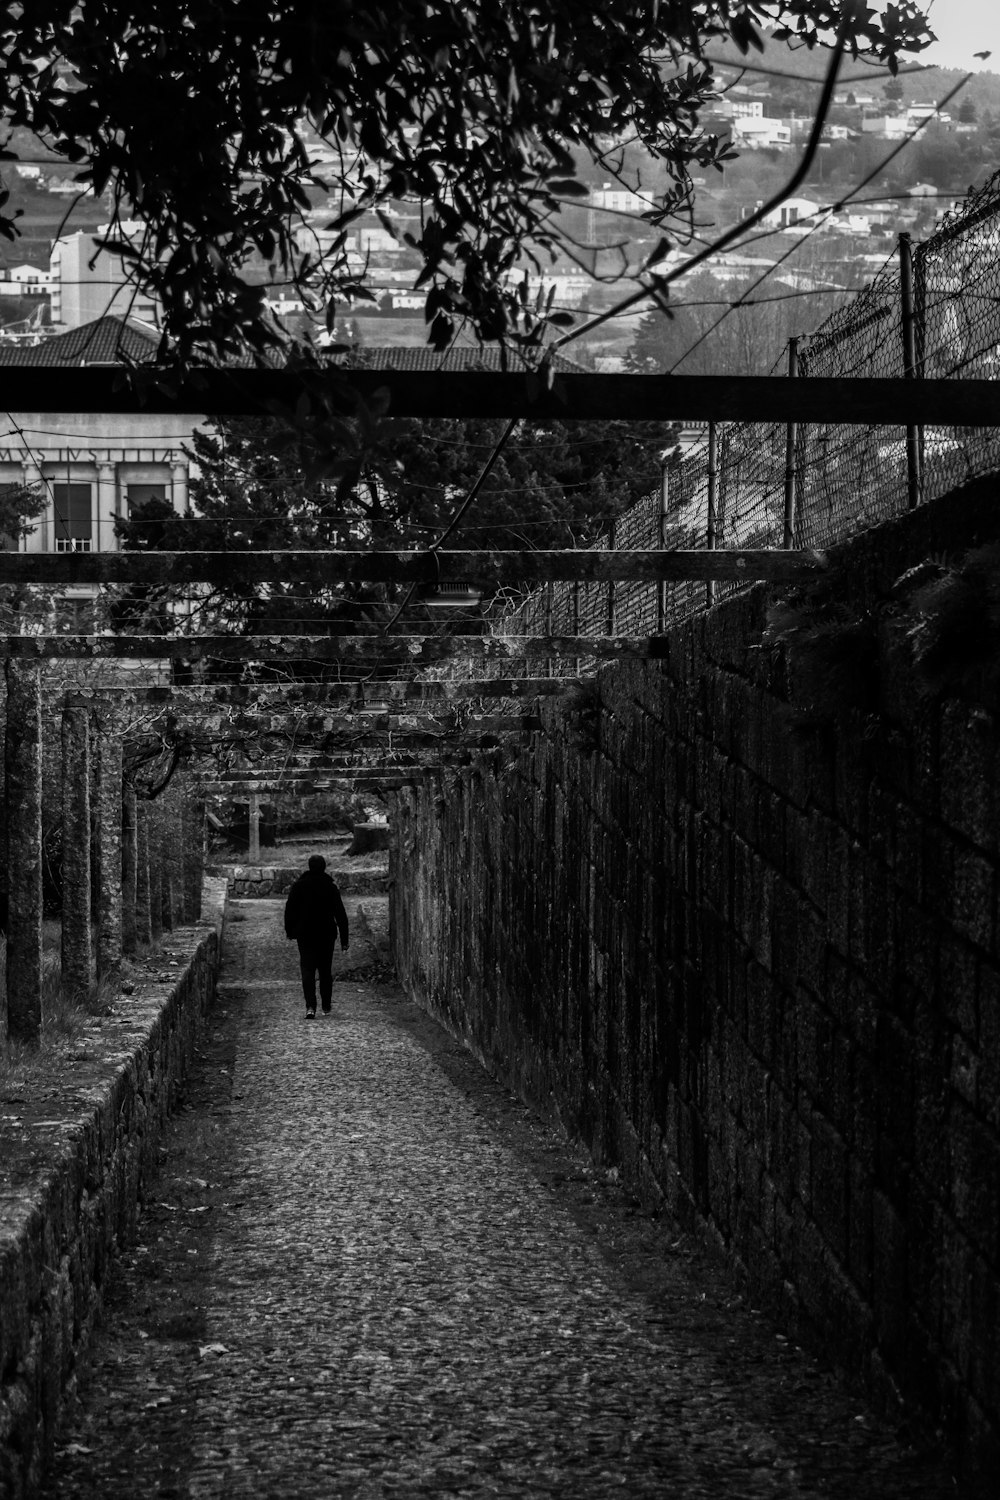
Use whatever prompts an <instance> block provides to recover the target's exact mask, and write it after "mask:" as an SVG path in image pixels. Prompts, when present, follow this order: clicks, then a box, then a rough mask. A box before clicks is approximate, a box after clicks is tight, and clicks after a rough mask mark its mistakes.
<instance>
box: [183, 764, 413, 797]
mask: <svg viewBox="0 0 1000 1500" xmlns="http://www.w3.org/2000/svg"><path fill="white" fill-rule="evenodd" d="M429 774H433V772H431V771H429V770H428V768H426V767H425V768H422V769H420V770H417V771H407V772H405V773H403V774H400V773H399V772H394V771H387V772H381V771H339V772H336V773H331V774H324V775H322V776H319V777H315V778H313V777H310V778H309V779H308V780H304V781H294V782H283V781H274V780H271V781H268V780H263V779H262V780H260V781H247V782H228V781H211V780H205V781H200V782H195V785H196V786H197V788H198V792H199V794H200V795H202V796H204V797H225V798H228V799H229V800H231V801H239V800H241V799H242V798H243V797H249V796H251V795H253V796H255V797H280V796H281V795H282V794H284V795H285V796H293V797H311V796H318V795H321V794H322V793H324V792H340V791H344V790H345V789H347V790H350V789H351V788H352V787H356V786H365V787H370V788H372V789H373V790H375V791H378V790H380V789H386V788H392V787H393V786H402V785H404V784H409V785H413V784H415V783H416V782H417V781H419V780H421V779H422V778H423V777H425V776H427V775H429Z"/></svg>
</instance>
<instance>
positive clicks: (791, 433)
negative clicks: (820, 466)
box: [782, 338, 799, 549]
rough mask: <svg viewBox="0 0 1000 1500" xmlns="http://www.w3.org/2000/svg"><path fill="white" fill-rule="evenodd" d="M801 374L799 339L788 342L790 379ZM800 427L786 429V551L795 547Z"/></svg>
mask: <svg viewBox="0 0 1000 1500" xmlns="http://www.w3.org/2000/svg"><path fill="white" fill-rule="evenodd" d="M798 373H799V341H798V339H797V338H790V339H789V340H788V378H789V380H794V379H795V378H796V376H797V375H798ZM798 432H799V427H798V423H797V422H789V423H788V424H787V425H786V427H785V526H784V532H783V539H782V546H783V547H785V548H786V549H787V548H789V547H794V545H795V523H796V521H797V519H798V517H797V516H796V513H795V512H796V500H797V490H798V484H797V479H798V474H797V472H796V469H797V465H796V458H797V453H796V449H797V446H798Z"/></svg>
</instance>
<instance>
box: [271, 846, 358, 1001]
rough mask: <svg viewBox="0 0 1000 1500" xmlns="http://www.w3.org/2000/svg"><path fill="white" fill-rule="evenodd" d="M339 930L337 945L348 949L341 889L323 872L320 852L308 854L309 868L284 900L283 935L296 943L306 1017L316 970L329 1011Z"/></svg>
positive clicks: (313, 998) (314, 987)
mask: <svg viewBox="0 0 1000 1500" xmlns="http://www.w3.org/2000/svg"><path fill="white" fill-rule="evenodd" d="M338 932H339V933H340V946H341V949H342V950H343V952H344V953H346V952H347V947H348V944H347V912H346V911H345V910H344V903H343V901H342V900H341V896H340V891H339V890H338V888H337V886H336V884H335V883H334V881H333V880H332V879H331V877H330V876H329V875H328V874H327V873H326V860H325V859H324V858H323V856H322V854H312V855H310V856H309V868H308V870H307V871H306V872H305V874H304V875H300V876H299V878H298V880H296V882H295V884H294V885H293V886H292V888H291V890H290V891H289V892H288V900H287V901H286V902H285V936H286V937H287V938H289V939H294V941H295V942H297V943H298V945H299V968H300V971H301V974H302V993H303V995H304V996H305V1002H306V1019H307V1020H310V1021H311V1020H312V1018H313V1017H314V1016H315V1014H316V974H317V972H318V973H319V997H320V1000H321V1002H322V1005H323V1012H324V1014H325V1015H329V1013H330V1008H331V1005H332V1002H333V950H334V947H335V945H336V942H337V934H338Z"/></svg>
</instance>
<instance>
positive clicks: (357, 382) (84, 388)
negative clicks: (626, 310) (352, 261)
mask: <svg viewBox="0 0 1000 1500" xmlns="http://www.w3.org/2000/svg"><path fill="white" fill-rule="evenodd" d="M376 396H377V397H378V400H379V404H380V405H381V404H382V403H383V402H387V403H388V413H389V415H390V416H394V417H521V418H525V419H527V420H528V421H531V420H535V421H552V420H553V419H563V420H576V421H580V420H592V419H594V418H610V417H618V418H623V419H624V420H626V421H684V422H692V421H716V422H746V421H749V422H780V423H785V422H818V423H821V424H822V425H823V426H824V427H829V426H831V425H835V424H852V425H853V424H856V425H858V426H896V427H905V426H906V425H907V424H908V423H918V424H919V423H934V424H945V425H950V424H952V423H959V424H963V425H969V426H976V427H995V426H997V425H1000V399H998V388H997V384H996V382H995V381H992V380H907V379H891V380H873V379H865V380H858V379H853V378H840V377H828V376H810V377H808V378H805V379H799V380H788V379H786V378H783V377H780V376H773V375H742V376H741V375H603V374H592V373H589V372H586V373H581V374H572V373H571V374H562V373H560V374H558V375H556V376H555V378H554V380H553V382H552V384H551V386H546V384H545V382H544V381H543V380H541V379H539V377H538V376H536V375H533V374H514V373H501V372H494V371H485V370H484V371H469V370H463V371H425V370H421V371H410V370H337V371H336V372H331V373H330V374H329V375H318V376H309V375H306V374H303V373H302V372H299V371H293V370H210V369H198V370H193V371H192V372H191V373H190V374H189V375H180V376H177V375H172V374H171V375H166V376H161V377H160V378H159V383H158V380H157V376H156V372H155V371H152V370H138V371H135V372H129V371H127V370H125V369H123V368H114V367H108V368H101V367H99V366H90V367H88V368H85V369H84V368H58V367H56V368H45V369H41V368H32V367H30V366H24V367H20V368H18V370H17V408H18V410H19V411H38V412H71V413H74V414H78V413H84V412H97V413H102V414H103V413H107V414H110V413H114V412H162V413H167V412H170V413H183V414H185V415H187V416H194V417H197V416H206V417H214V416H268V415H272V414H273V412H274V410H275V409H280V410H283V411H285V412H287V413H288V414H289V415H292V414H294V412H295V411H296V408H297V407H298V406H299V403H300V401H301V400H302V399H303V398H304V399H305V401H306V402H309V401H310V400H315V399H316V398H317V397H318V398H319V399H321V400H325V401H329V402H330V404H332V406H333V407H334V408H335V409H339V410H341V411H345V412H350V411H352V410H355V409H357V407H358V405H359V404H360V403H362V402H364V403H367V402H370V401H371V400H372V399H373V398H375V397H376Z"/></svg>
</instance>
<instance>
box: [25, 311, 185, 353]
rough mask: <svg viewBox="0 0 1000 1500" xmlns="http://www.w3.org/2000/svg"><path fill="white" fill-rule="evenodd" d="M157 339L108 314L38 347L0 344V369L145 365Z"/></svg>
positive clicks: (146, 330)
mask: <svg viewBox="0 0 1000 1500" xmlns="http://www.w3.org/2000/svg"><path fill="white" fill-rule="evenodd" d="M159 341H160V340H159V335H158V334H157V333H156V331H155V330H154V329H152V328H149V327H148V326H147V325H145V324H143V323H138V322H136V321H135V320H134V319H128V318H116V317H115V316H113V315H112V314H108V315H107V316H106V317H103V318H98V319H97V320H96V322H94V323H84V324H83V326H82V327H81V328H71V329H70V330H69V332H68V333H56V334H53V335H52V337H51V338H47V339H43V340H42V342H41V343H40V344H29V345H25V344H11V345H6V344H3V343H2V342H0V364H2V365H116V364H121V363H122V361H123V359H125V360H134V361H136V362H137V363H138V364H148V363H149V362H150V361H151V360H152V359H153V358H154V356H155V354H156V350H157V346H158V345H159Z"/></svg>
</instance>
